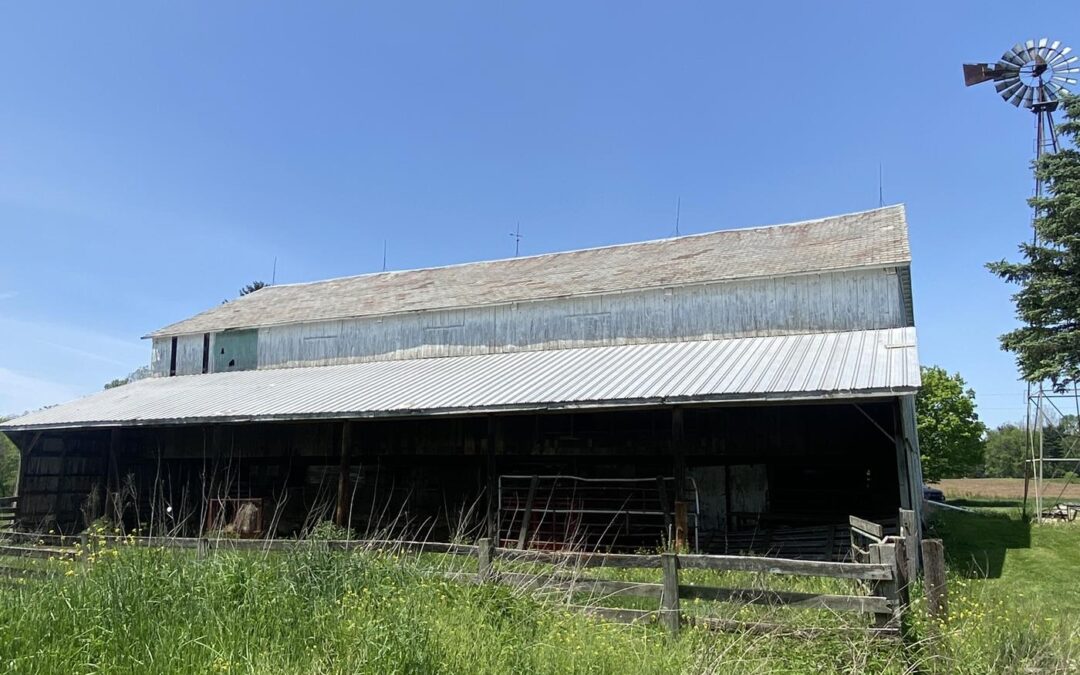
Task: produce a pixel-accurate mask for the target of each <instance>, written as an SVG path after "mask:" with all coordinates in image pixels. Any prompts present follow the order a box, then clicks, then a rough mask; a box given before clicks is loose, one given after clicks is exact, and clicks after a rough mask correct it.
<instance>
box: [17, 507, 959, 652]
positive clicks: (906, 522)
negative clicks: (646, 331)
mask: <svg viewBox="0 0 1080 675" xmlns="http://www.w3.org/2000/svg"><path fill="white" fill-rule="evenodd" d="M897 525H898V526H897V528H896V530H897V531H898V532H899V534H898V535H891V536H890V535H886V528H885V527H883V526H882V525H880V524H878V523H873V522H870V521H867V520H863V519H861V518H857V517H855V516H852V517H851V518H850V529H851V560H852V561H853V562H822V561H810V560H792V559H788V558H772V557H754V556H738V555H700V554H678V553H660V554H653V555H633V554H618V553H583V552H556V551H537V550H521V549H518V548H500V547H497V546H495V545H494V543H493V542H492V541H491V540H490V539H481V540H480V541H479V542H478V543H477V544H476V545H470V544H454V543H442V542H429V541H408V540H391V539H375V540H372V539H367V540H338V541H325V542H317V543H315V544H314V545H319V546H324V547H325V548H327V549H328V550H341V551H349V550H395V551H401V552H410V553H441V554H448V555H454V556H464V557H475V558H476V565H477V572H476V573H475V574H472V573H464V572H452V573H448V575H449V576H452V577H455V578H458V579H464V580H467V581H472V582H476V583H503V584H509V585H512V586H515V587H518V588H526V589H528V588H531V589H540V588H542V589H546V590H559V591H565V592H566V593H567V594H568V595H569V596H573V595H574V594H579V593H580V594H589V595H590V596H591V597H592V598H610V597H636V598H647V599H650V600H653V601H655V602H656V603H657V607H656V609H655V610H642V609H626V608H616V607H603V606H598V605H596V604H589V605H587V606H577V605H575V606H574V608H575V609H578V610H580V611H584V612H587V613H589V614H592V615H595V616H598V617H601V618H604V619H608V620H613V621H621V622H631V623H633V622H640V621H651V620H654V619H655V620H659V621H660V622H661V623H663V624H664V625H665V626H666V627H667V629H668V630H669V631H670V632H671V633H672V634H677V633H678V632H679V629H680V627H681V626H682V625H684V624H695V625H700V626H704V627H706V628H710V629H714V630H724V631H730V630H748V631H753V632H759V633H782V634H789V635H798V636H806V637H809V636H813V635H816V634H820V633H822V632H830V631H834V630H836V629H829V628H805V627H798V626H788V625H778V624H767V623H761V622H747V621H735V620H732V619H729V618H723V617H717V616H712V615H707V614H699V613H698V612H693V613H687V612H684V611H683V610H682V608H681V602H682V601H683V600H695V601H696V600H703V601H710V602H719V603H736V604H744V605H747V604H748V605H766V606H771V607H791V608H797V609H816V610H823V611H827V612H846V613H858V614H863V615H869V616H870V617H871V619H872V620H871V621H870V622H868V623H869V624H870V625H869V626H868V627H867V628H866V630H869V631H870V632H872V633H874V634H882V635H889V636H895V635H899V634H900V629H901V626H902V623H903V612H904V610H905V608H906V606H907V604H908V594H907V586H908V582H909V580H911V579H914V578H915V577H914V575H915V573H916V572H917V570H918V557H917V556H918V551H917V550H916V549H915V542H917V535H916V533H915V521H914V514H913V513H912V512H904V511H901V512H900V515H899V519H898V522H897ZM4 539H5V540H6V542H5V543H3V544H0V555H7V556H22V557H37V558H50V557H67V556H71V555H72V553H73V549H72V545H73V544H74V543H76V542H80V541H81V543H82V544H83V545H86V544H88V543H89V538H88V537H87V536H86V535H82V536H81V537H71V536H60V535H48V534H32V533H17V532H7V533H4ZM94 539H95V540H96V541H99V542H101V543H103V544H104V545H116V544H117V543H120V542H125V543H129V544H134V545H139V546H164V547H169V548H181V549H183V548H186V549H194V550H196V551H197V554H198V555H199V556H204V555H208V554H209V553H211V552H213V551H215V550H249V551H280V550H289V549H293V548H297V547H302V546H311V545H313V543H312V542H310V541H302V540H286V539H277V540H258V539H228V538H218V539H211V538H180V537H132V536H104V537H96V538H94ZM933 541H936V543H933ZM933 541H931V542H927V541H924V542H923V547H922V551H923V553H924V555H929V556H931V557H932V558H933V560H928V563H927V568H928V576H927V577H926V581H927V591H928V597H932V602H931V604H932V605H933V607H931V609H932V610H937V611H933V612H932V613H934V614H935V615H939V614H940V615H942V616H943V615H944V612H945V611H946V610H945V606H946V601H945V588H944V583H945V582H944V563H943V555H942V553H941V550H942V549H941V544H940V541H937V540H933ZM928 543H929V544H930V546H929V549H928V548H927V544H928ZM928 550H929V551H930V553H927V551H928ZM502 563H540V564H547V565H552V566H554V567H555V568H556V569H555V571H552V572H549V573H545V574H526V573H523V572H520V571H513V570H512V569H502ZM583 568H615V569H646V570H659V571H660V574H659V577H660V582H659V583H648V582H630V581H620V580H614V579H602V578H593V577H585V576H582V575H581V574H580V570H581V569H583ZM931 568H933V569H932V570H931ZM517 569H520V567H518V568H517ZM683 570H714V571H720V572H750V573H756V574H761V575H770V576H776V575H791V576H802V577H819V578H832V579H845V580H854V581H856V582H859V583H858V584H853V585H854V586H858V588H859V589H861V590H862V591H864V592H863V593H862V594H857V593H853V594H851V595H838V594H825V593H806V592H797V591H774V590H763V589H761V588H721V587H713V586H699V585H692V584H686V583H683V581H682V580H681V579H680V574H681V572H682V571H683ZM568 572H569V573H568ZM930 572H933V573H932V574H931V573H930Z"/></svg>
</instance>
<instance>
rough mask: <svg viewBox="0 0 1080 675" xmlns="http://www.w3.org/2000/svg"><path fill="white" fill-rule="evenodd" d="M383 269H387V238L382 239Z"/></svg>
mask: <svg viewBox="0 0 1080 675" xmlns="http://www.w3.org/2000/svg"><path fill="white" fill-rule="evenodd" d="M382 271H383V272H385V271H386V240H385V239H383V240H382Z"/></svg>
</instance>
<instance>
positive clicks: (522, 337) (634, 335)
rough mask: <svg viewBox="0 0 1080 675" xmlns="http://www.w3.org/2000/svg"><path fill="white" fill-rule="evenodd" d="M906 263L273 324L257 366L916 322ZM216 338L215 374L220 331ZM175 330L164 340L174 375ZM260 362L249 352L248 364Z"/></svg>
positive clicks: (183, 347) (156, 359)
mask: <svg viewBox="0 0 1080 675" xmlns="http://www.w3.org/2000/svg"><path fill="white" fill-rule="evenodd" d="M909 322H910V320H909V312H908V311H907V310H906V308H905V300H904V296H903V290H902V284H901V280H900V278H899V277H898V275H897V272H896V270H895V269H888V270H855V271H847V272H834V273H828V274H812V275H805V276H798V277H781V278H773V279H749V280H742V281H730V282H724V283H716V284H709V285H702V286H688V287H676V288H667V289H655V290H648V291H638V292H633V293H619V294H609V295H598V296H590V297H577V298H560V299H555V300H545V301H538V302H530V303H519V304H512V305H497V306H491V307H476V308H470V309H458V310H439V311H432V312H416V313H410V314H400V315H388V316H382V317H367V318H360V319H343V320H336V321H320V322H313V323H300V324H291V325H286V326H272V327H267V328H261V329H259V331H258V345H257V361H256V362H257V367H258V368H280V367H292V366H315V365H331V364H341V363H355V362H361V361H375V360H389V359H407V358H427V357H437V356H466V355H473V354H490V353H496V352H507V351H520V350H537V349H567V348H574V347H592V346H602V345H618V344H635V343H646V342H657V341H674V340H701V339H716V338H730V337H746V336H760V335H780V334H787V333H805V332H815V331H835V330H865V329H872V328H895V327H899V326H905V325H908V324H909ZM228 335H229V334H228V333H226V334H216V335H215V336H214V340H213V342H214V346H213V355H214V357H215V358H214V359H211V372H215V371H220V370H222V368H220V367H219V366H220V364H219V363H217V360H220V359H218V356H219V354H218V352H219V351H220V349H219V348H218V342H219V340H222V339H224V338H225V337H226V336H228ZM169 349H170V338H167V337H166V338H156V339H155V340H154V350H153V360H152V369H153V372H154V374H155V375H167V374H168V369H169ZM177 349H178V358H177V365H178V367H177V374H193V373H198V372H201V365H202V336H201V335H193V336H182V337H181V338H180V342H179V343H178V347H177ZM247 363H248V361H247V360H246V359H245V365H244V367H243V368H229V369H244V368H246V367H249V366H247Z"/></svg>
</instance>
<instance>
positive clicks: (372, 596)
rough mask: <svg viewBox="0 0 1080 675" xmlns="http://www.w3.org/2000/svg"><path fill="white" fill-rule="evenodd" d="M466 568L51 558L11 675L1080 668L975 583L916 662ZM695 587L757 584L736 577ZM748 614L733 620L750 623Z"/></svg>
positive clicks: (934, 627)
mask: <svg viewBox="0 0 1080 675" xmlns="http://www.w3.org/2000/svg"><path fill="white" fill-rule="evenodd" d="M470 562H471V561H469V560H468V559H462V558H455V557H451V556H433V555H427V554H425V555H421V556H417V555H406V554H401V553H395V552H377V551H361V552H348V553H346V552H335V551H328V550H326V548H325V547H321V546H320V545H319V544H318V542H312V543H310V544H309V545H305V546H300V547H297V548H295V549H291V550H289V551H285V552H269V553H256V552H245V551H218V552H216V553H214V554H212V555H210V556H208V557H206V558H202V559H199V558H197V557H196V555H195V553H194V552H190V551H179V550H176V549H161V548H146V547H136V546H120V547H111V548H98V547H94V548H92V549H91V550H89V551H84V552H83V553H81V554H80V555H79V556H78V560H77V561H73V562H66V561H51V562H50V563H49V564H48V565H47V568H48V569H50V570H51V573H50V575H49V576H48V577H46V578H43V579H30V580H25V581H17V582H15V581H9V582H7V583H4V584H2V585H0V670H3V671H6V672H14V673H147V672H152V673H208V672H209V673H212V672H219V673H470V674H471V673H776V672H781V673H834V672H846V673H904V672H925V673H998V672H1017V673H1021V672H1075V670H1076V669H1077V668H1078V667H1080V660H1078V657H1080V653H1078V643H1080V628H1078V627H1080V622H1078V621H1077V620H1076V619H1075V618H1072V619H1070V618H1068V617H1058V618H1056V619H1054V620H1053V621H1045V620H1044V619H1043V618H1041V617H1035V616H1033V615H1031V614H1029V613H1025V612H1021V611H1018V610H1016V609H1015V608H1010V607H1009V606H1008V603H1007V602H1004V601H1001V599H1000V598H998V597H996V596H994V597H990V596H987V595H986V587H985V586H979V584H978V582H976V581H974V580H965V579H960V578H956V579H954V580H953V583H952V585H951V590H952V607H953V614H952V616H953V618H952V620H951V621H950V622H949V623H947V624H934V623H932V622H931V621H930V620H929V619H928V618H927V617H926V616H925V615H924V614H923V613H922V611H921V609H920V607H921V602H920V599H919V598H918V597H916V598H915V603H914V605H915V608H914V609H913V611H912V612H911V614H910V616H911V625H910V626H909V636H910V638H911V644H910V645H909V646H908V647H907V648H902V647H901V646H900V645H898V644H896V643H894V642H888V641H882V640H875V639H872V638H869V637H867V636H865V635H864V634H861V633H858V632H842V631H838V632H837V633H836V634H835V635H830V636H826V637H821V638H818V639H814V640H804V639H782V638H777V637H772V636H760V635H754V634H750V633H741V634H717V633H711V632H706V631H704V630H699V629H687V630H684V632H683V634H682V635H681V636H680V637H679V639H677V640H673V639H671V638H670V637H668V635H667V634H666V633H665V632H664V630H663V629H662V628H661V627H659V626H657V625H638V626H622V625H615V624H606V623H601V622H598V621H595V620H592V619H589V618H587V617H585V616H582V615H580V614H577V613H571V612H569V611H567V608H566V605H565V604H564V603H565V601H566V600H567V599H568V598H566V597H565V596H560V595H559V594H557V593H549V594H545V593H542V592H541V593H539V594H537V593H532V592H530V593H526V592H524V591H522V590H521V589H515V588H508V587H505V586H501V585H496V584H484V585H477V584H472V583H464V582H455V581H451V580H448V579H446V578H445V577H444V576H443V575H442V574H441V573H443V572H447V571H456V570H461V569H466V568H467V567H468V566H469V565H470ZM594 571H595V570H589V572H590V573H592V572H594ZM561 572H562V573H572V571H570V570H561ZM614 572H616V571H615V570H606V571H605V574H604V575H603V576H605V577H608V578H611V576H612V574H610V573H614ZM641 580H643V581H645V580H649V581H651V579H645V578H642V579H641ZM690 581H691V583H702V584H708V585H729V586H730V585H738V586H745V585H746V582H747V580H746V579H733V578H732V577H731V576H730V574H724V575H723V576H720V575H718V576H716V577H715V578H714V577H706V576H701V578H696V577H695V578H693V579H692V580H690ZM784 583H785V584H788V587H789V588H801V589H804V590H808V591H809V590H812V589H814V588H817V589H819V592H836V591H842V590H843V589H841V588H833V587H829V586H827V585H825V586H810V585H806V583H816V582H805V580H804V582H798V581H790V580H785V581H784ZM828 583H832V582H831V581H829V582H827V584H828ZM791 584H795V585H794V586H792V585H791ZM573 600H574V601H575V602H579V601H580V600H581V599H580V598H577V599H573ZM605 604H608V603H606V602H605ZM711 609H712V611H713V612H714V613H715V612H716V611H723V610H721V609H718V608H711ZM741 609H742V608H739V607H730V608H729V610H728V611H730V612H731V616H738V612H739V611H741ZM818 617H819V620H820V613H819V615H818ZM806 620H810V619H809V615H807V619H806Z"/></svg>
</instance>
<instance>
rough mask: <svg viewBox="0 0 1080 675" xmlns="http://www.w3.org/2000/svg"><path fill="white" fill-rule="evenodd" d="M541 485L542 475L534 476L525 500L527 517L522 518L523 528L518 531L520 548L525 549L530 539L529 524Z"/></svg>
mask: <svg viewBox="0 0 1080 675" xmlns="http://www.w3.org/2000/svg"><path fill="white" fill-rule="evenodd" d="M539 485H540V477H539V476H533V477H532V480H530V481H529V496H528V498H527V499H526V500H525V517H524V518H522V520H521V529H520V530H519V531H518V548H519V549H524V548H525V545H526V544H527V543H528V541H529V524H530V522H531V521H532V511H533V500H534V499H536V488H537V487H538V486H539Z"/></svg>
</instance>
